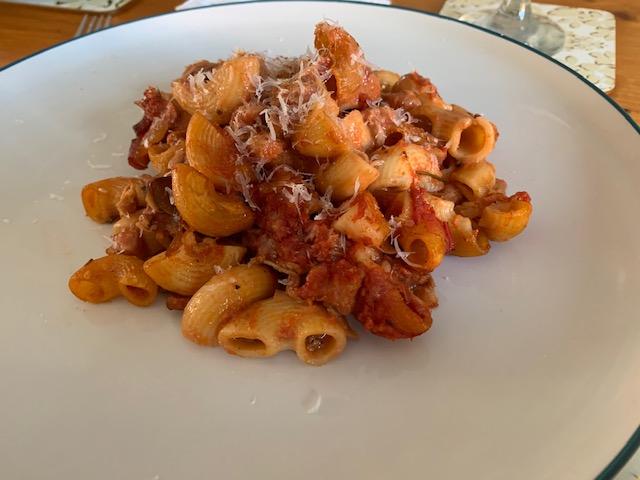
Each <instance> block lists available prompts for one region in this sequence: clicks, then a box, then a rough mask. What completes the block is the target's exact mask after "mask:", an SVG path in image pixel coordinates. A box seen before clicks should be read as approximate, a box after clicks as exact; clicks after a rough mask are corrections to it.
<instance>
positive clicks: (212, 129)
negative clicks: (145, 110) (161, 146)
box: [185, 112, 238, 189]
mask: <svg viewBox="0 0 640 480" xmlns="http://www.w3.org/2000/svg"><path fill="white" fill-rule="evenodd" d="M185 148H186V156H187V161H188V162H189V165H191V166H192V167H193V168H195V169H196V170H198V171H199V172H200V173H202V174H203V175H204V176H205V177H207V178H208V179H210V180H211V181H213V184H214V185H215V186H216V188H218V189H224V188H227V187H228V186H229V184H235V183H236V181H235V174H236V170H237V168H238V165H237V164H236V159H237V158H238V149H237V148H236V144H235V142H234V140H233V138H231V135H229V133H227V132H226V131H225V130H224V129H223V128H222V127H220V126H219V125H217V124H215V123H212V122H210V121H209V120H207V119H206V118H205V117H204V115H202V114H201V113H199V112H196V113H194V114H193V116H192V117H191V119H190V120H189V125H188V127H187V136H186V140H185Z"/></svg>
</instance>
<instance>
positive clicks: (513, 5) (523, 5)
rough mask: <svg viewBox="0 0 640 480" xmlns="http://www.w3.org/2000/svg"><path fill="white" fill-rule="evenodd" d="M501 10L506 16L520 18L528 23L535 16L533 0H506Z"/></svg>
mask: <svg viewBox="0 0 640 480" xmlns="http://www.w3.org/2000/svg"><path fill="white" fill-rule="evenodd" d="M499 10H500V12H501V13H504V14H505V15H509V16H515V17H518V18H519V19H520V21H522V22H524V21H527V20H528V19H530V18H531V17H532V15H533V13H531V0H504V2H502V5H500V8H499Z"/></svg>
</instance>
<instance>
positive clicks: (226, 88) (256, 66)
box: [172, 55, 262, 125]
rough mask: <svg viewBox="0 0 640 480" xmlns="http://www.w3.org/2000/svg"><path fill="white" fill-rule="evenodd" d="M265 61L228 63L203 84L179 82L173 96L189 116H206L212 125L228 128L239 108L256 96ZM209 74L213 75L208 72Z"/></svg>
mask: <svg viewBox="0 0 640 480" xmlns="http://www.w3.org/2000/svg"><path fill="white" fill-rule="evenodd" d="M261 68H262V61H261V60H260V58H259V57H258V56H256V55H239V56H237V57H234V58H231V59H229V60H226V61H224V62H223V63H222V65H220V66H219V67H218V68H214V69H213V70H212V71H211V72H210V78H209V79H208V81H205V77H204V74H202V82H198V81H197V80H195V77H194V76H192V77H191V78H190V79H189V80H190V81H176V82H173V84H172V92H173V95H174V98H175V99H176V101H177V102H178V103H179V104H180V106H181V107H182V108H184V109H185V110H186V111H187V112H189V113H191V114H194V113H195V112H202V113H204V114H205V115H206V116H207V117H208V118H209V119H211V121H212V122H215V123H218V124H221V125H223V124H226V123H228V122H229V120H230V119H231V115H232V114H233V112H234V111H235V109H236V108H238V107H239V106H241V105H242V104H244V103H245V102H248V101H249V99H250V98H251V97H252V96H253V94H254V93H255V86H254V83H253V82H254V79H255V78H256V76H257V75H259V74H260V71H261ZM207 73H209V72H207Z"/></svg>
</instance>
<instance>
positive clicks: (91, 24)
mask: <svg viewBox="0 0 640 480" xmlns="http://www.w3.org/2000/svg"><path fill="white" fill-rule="evenodd" d="M111 17H112V16H111V15H89V14H88V13H87V14H85V15H84V17H82V20H81V21H80V25H78V30H76V33H75V34H74V35H73V37H74V38H77V37H81V36H83V35H87V34H88V33H93V32H97V31H98V30H102V29H103V28H107V27H110V26H111Z"/></svg>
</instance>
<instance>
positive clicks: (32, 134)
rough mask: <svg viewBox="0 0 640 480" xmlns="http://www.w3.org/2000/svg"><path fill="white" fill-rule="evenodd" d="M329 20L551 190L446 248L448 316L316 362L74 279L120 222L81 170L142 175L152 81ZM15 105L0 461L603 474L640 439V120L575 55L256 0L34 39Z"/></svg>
mask: <svg viewBox="0 0 640 480" xmlns="http://www.w3.org/2000/svg"><path fill="white" fill-rule="evenodd" d="M325 18H328V19H333V20H337V21H338V22H339V23H340V24H341V25H342V26H344V27H345V28H346V29H347V30H348V31H349V32H351V33H352V34H353V35H354V36H355V37H356V39H358V41H359V42H360V44H361V45H362V47H363V49H364V51H365V53H366V55H367V58H368V59H369V60H370V61H372V62H374V63H375V64H377V65H379V66H382V67H384V68H386V69H390V70H394V71H397V72H401V73H406V72H409V71H411V70H413V69H415V70H417V71H419V72H421V73H423V74H424V75H425V76H428V77H430V78H431V79H432V80H433V82H434V83H435V84H436V85H437V86H438V87H439V90H440V93H441V94H442V96H443V97H444V98H445V100H447V101H449V102H452V103H458V104H460V105H463V106H465V107H466V108H468V109H469V110H471V111H474V112H479V113H483V114H485V115H486V116H487V117H488V118H489V119H491V120H492V121H494V122H495V123H496V124H497V125H498V127H499V129H500V140H499V143H498V147H497V148H496V150H495V152H494V154H493V155H492V157H491V160H492V161H493V163H495V165H496V167H497V169H498V172H499V174H500V175H501V176H502V177H503V178H505V179H506V180H507V181H508V182H509V185H510V191H514V192H515V191H517V190H527V191H529V192H530V193H531V195H532V197H533V204H534V214H533V218H532V221H531V222H530V225H529V227H528V228H527V230H526V231H525V232H524V234H523V235H522V236H520V237H519V238H517V239H515V240H512V241H511V242H508V243H506V244H502V245H496V246H494V248H493V249H492V251H491V252H490V254H489V256H487V257H483V258H477V259H456V258H447V259H446V261H445V263H444V265H443V266H442V267H441V268H440V269H438V270H437V271H436V273H435V279H436V281H437V284H438V293H439V296H440V303H441V306H440V307H439V308H438V309H437V310H436V311H435V315H434V317H435V324H434V326H433V328H432V329H431V330H430V331H429V332H428V333H427V334H425V335H423V336H422V337H420V338H418V339H416V340H414V341H412V342H401V341H399V342H395V343H394V342H388V341H385V340H382V339H378V338H375V337H373V336H370V335H369V336H364V337H363V338H362V339H361V340H360V341H358V342H353V343H351V344H350V345H349V346H348V348H347V349H346V351H345V352H344V354H343V355H342V356H340V357H339V358H338V359H337V360H336V361H334V362H332V363H330V364H328V365H326V366H324V367H321V368H312V367H308V366H305V365H303V364H302V363H300V362H299V361H298V360H297V359H296V358H295V356H294V355H288V354H281V355H278V356H277V357H274V358H271V359H266V360H245V359H240V358H236V357H232V356H229V355H227V354H225V353H224V352H223V351H221V350H219V349H207V348H202V347H197V346H196V345H193V344H191V343H189V342H188V341H186V340H184V339H183V338H182V337H181V335H180V330H179V321H178V317H179V316H178V315H177V314H176V313H175V312H168V311H166V310H165V308H164V306H163V305H162V302H159V304H158V305H157V307H154V308H150V309H140V308H135V307H132V306H130V305H128V304H125V302H124V301H114V302H112V303H110V304H107V305H99V306H93V305H88V304H83V303H81V302H79V301H78V300H76V299H75V298H74V297H73V296H72V295H71V294H70V293H69V291H68V290H67V280H68V277H69V276H70V275H71V273H73V271H74V270H75V269H76V268H78V267H79V266H81V265H82V264H83V263H84V262H85V261H86V260H87V259H88V258H90V257H92V256H93V257H95V256H98V255H99V254H101V253H102V252H103V250H104V248H105V246H106V244H107V242H106V240H105V239H104V238H103V235H107V234H108V233H109V232H108V229H106V228H102V227H97V226H96V225H94V224H93V223H91V222H90V221H89V220H88V219H86V218H85V217H84V213H83V209H82V206H81V203H80V199H79V192H80V189H81V187H82V186H83V185H84V184H85V183H87V182H89V181H92V180H96V179H100V178H103V177H107V176H114V175H132V174H136V172H135V171H133V170H131V169H130V168H129V167H128V166H127V165H126V159H125V157H124V156H123V154H125V152H126V151H127V148H128V143H129V140H130V139H131V137H132V130H131V126H132V125H133V124H134V123H135V122H136V121H137V120H138V119H139V118H140V115H141V112H140V110H139V109H138V108H137V107H135V106H134V105H133V101H134V100H137V99H139V98H140V97H141V95H142V92H143V90H144V89H145V87H147V85H149V84H153V85H157V86H160V87H166V86H167V85H168V83H169V81H170V80H172V79H173V78H175V77H177V76H179V75H180V73H181V72H182V68H183V67H184V66H185V65H186V64H188V63H190V62H192V61H195V60H199V59H202V58H208V59H211V60H215V59H217V58H224V57H227V56H229V54H230V52H232V50H234V49H236V48H243V49H245V50H258V51H267V52H269V53H271V54H276V53H278V54H284V55H299V54H301V53H302V52H304V51H305V50H306V48H307V46H310V45H312V41H313V27H314V25H315V24H316V23H317V22H319V21H321V20H323V19H325ZM0 105H2V110H1V113H0V132H2V135H1V136H0V152H1V155H2V159H1V161H0V178H1V179H2V188H1V189H0V192H1V193H0V265H1V271H0V281H1V282H2V283H1V286H2V288H0V305H2V315H1V317H2V321H0V385H1V388H2V391H1V395H0V412H2V413H1V414H0V465H2V468H1V470H2V472H3V474H2V476H3V478H11V479H33V478H47V479H65V480H72V479H87V478H91V479H92V480H101V479H108V480H114V479H136V480H151V479H154V478H155V479H162V480H166V479H181V480H189V479H204V478H220V479H236V478H243V479H244V478H257V477H259V478H281V479H293V478H306V479H325V478H333V479H356V478H357V479H360V478H362V479H364V478H366V479H390V478H394V479H395V478H398V479H400V478H402V479H415V478H421V479H422V478H428V479H438V480H441V479H463V478H487V479H492V480H500V479H509V480H511V479H514V478H518V479H520V480H523V479H554V480H555V479H564V480H570V479H581V480H583V479H591V478H594V477H596V476H598V475H600V474H601V472H603V470H605V469H606V471H605V472H604V474H603V475H602V476H601V478H605V477H607V478H608V477H609V476H610V475H611V474H612V472H613V471H615V470H616V469H617V468H619V467H620V461H624V460H626V458H627V457H628V456H629V454H630V453H631V451H632V449H633V448H634V447H635V446H637V444H638V435H636V437H635V439H632V440H631V441H630V442H629V443H627V442H628V441H629V439H630V438H631V436H632V434H633V433H634V431H635V430H636V428H637V427H638V424H639V423H640V328H638V318H639V316H640V295H639V294H638V292H639V291H640V254H639V253H638V241H639V239H640V215H638V212H639V211H640V192H639V190H638V185H640V162H638V152H639V151H640V135H639V134H638V132H639V129H638V126H637V125H635V124H634V123H633V122H632V121H631V120H630V119H629V118H628V117H627V116H625V115H624V113H623V112H622V111H621V109H619V108H618V107H617V106H616V105H614V104H613V103H612V102H611V101H610V100H609V99H608V98H607V97H605V96H604V95H603V94H600V93H599V92H598V91H597V90H596V89H595V88H593V86H591V85H589V84H587V83H585V82H584V81H582V80H580V79H579V78H578V77H577V76H576V75H574V74H573V73H571V72H570V71H568V70H566V69H564V68H563V67H561V66H559V65H558V64H557V63H554V62H552V61H550V60H549V59H547V58H545V57H543V56H540V55H538V54H536V53H534V52H532V51H530V50H528V49H526V48H524V47H522V46H520V45H517V44H515V43H513V42H510V41H506V40H504V39H501V38H499V37H496V36H494V35H491V34H488V33H486V32H484V31H481V30H478V29H476V28H473V27H470V26H468V25H463V24H460V23H457V22H455V21H452V20H448V19H444V18H440V17H436V16H432V15H426V14H421V13H417V12H413V11H409V10H403V9H397V8H391V7H383V6H373V5H362V4H348V3H331V2H326V3H325V2H319V3H300V2H290V3H287V2H283V3H254V4H238V5H230V6H219V7H214V8H210V9H201V10H189V11H183V12H179V13H175V14H170V15H164V16H158V17H155V18H151V19H148V20H144V21H140V22H135V23H130V24H126V25H121V26H117V27H115V28H111V29H108V30H105V31H101V32H98V33H97V34H93V35H90V36H87V37H84V38H82V39H79V40H74V41H71V42H69V43H66V44H64V45H62V46H60V47H58V48H54V49H51V50H48V51H45V52H43V53H41V54H38V55H36V56H34V57H32V58H29V59H26V60H24V61H22V62H20V63H17V64H15V65H13V66H12V67H10V68H7V69H5V70H3V71H2V73H1V74H0ZM107 165H109V167H108V168H95V167H96V166H102V167H104V166H107ZM92 166H93V167H92ZM621 451H622V454H621V458H620V461H619V462H617V463H614V464H613V465H612V466H611V465H609V464H610V462H612V460H613V459H614V457H615V456H616V455H618V454H619V453H620V452H621ZM608 465H609V467H607V466H608Z"/></svg>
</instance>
